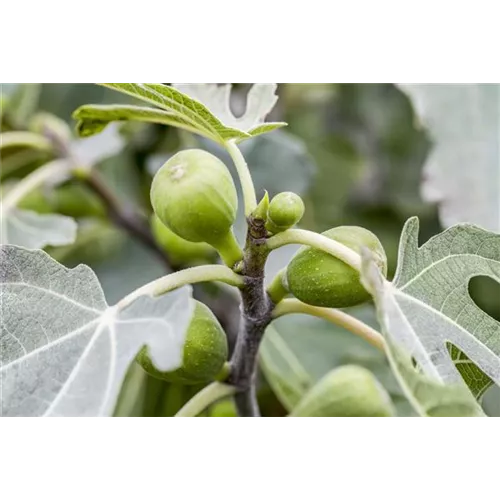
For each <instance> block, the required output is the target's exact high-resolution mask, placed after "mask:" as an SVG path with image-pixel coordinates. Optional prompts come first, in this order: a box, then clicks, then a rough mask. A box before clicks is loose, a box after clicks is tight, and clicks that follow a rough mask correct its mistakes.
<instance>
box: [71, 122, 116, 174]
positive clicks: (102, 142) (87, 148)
mask: <svg viewBox="0 0 500 500" xmlns="http://www.w3.org/2000/svg"><path fill="white" fill-rule="evenodd" d="M124 147H125V141H124V140H123V138H122V137H121V135H120V134H119V132H118V127H117V126H116V125H113V126H110V127H108V128H107V129H106V131H105V132H103V133H102V134H99V135H97V136H95V137H88V138H84V139H79V140H75V141H73V142H72V144H71V152H72V154H73V155H74V157H75V161H76V162H77V163H79V164H81V165H89V166H93V165H96V164H97V163H101V162H102V161H104V160H106V159H108V158H110V157H112V156H115V155H117V154H118V153H120V152H121V151H122V149H123V148H124Z"/></svg>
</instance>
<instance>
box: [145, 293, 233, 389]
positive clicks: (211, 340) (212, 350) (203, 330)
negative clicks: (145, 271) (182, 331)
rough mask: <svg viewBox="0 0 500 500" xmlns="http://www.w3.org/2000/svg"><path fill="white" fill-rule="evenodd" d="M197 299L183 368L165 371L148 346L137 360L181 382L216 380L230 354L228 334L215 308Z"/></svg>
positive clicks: (153, 371)
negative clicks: (161, 368) (161, 369)
mask: <svg viewBox="0 0 500 500" xmlns="http://www.w3.org/2000/svg"><path fill="white" fill-rule="evenodd" d="M193 300H194V299H193ZM195 302H196V304H195V308H194V312H193V317H192V319H191V323H190V324H189V327H188V331H187V333H186V341H185V343H184V351H183V358H182V366H181V367H180V368H177V369H176V370H173V371H170V372H162V371H160V370H158V369H157V368H156V367H155V366H154V364H153V361H152V360H151V358H150V356H149V354H148V349H147V347H144V348H143V349H142V350H141V351H140V352H139V354H138V356H137V361H138V362H139V364H140V365H141V366H142V367H143V368H144V370H145V371H146V372H147V373H149V374H150V375H152V376H153V377H156V378H159V379H162V380H167V381H169V382H177V383H182V384H199V383H202V382H209V381H211V380H214V379H215V378H216V377H217V375H218V374H219V373H220V371H221V370H222V369H223V367H224V363H225V361H226V359H227V356H228V347H227V338H226V334H225V333H224V330H223V329H222V327H221V326H220V323H219V322H218V321H217V318H216V317H215V316H214V314H213V313H212V311H211V310H210V309H209V308H208V307H207V306H206V305H205V304H203V303H201V302H198V301H195Z"/></svg>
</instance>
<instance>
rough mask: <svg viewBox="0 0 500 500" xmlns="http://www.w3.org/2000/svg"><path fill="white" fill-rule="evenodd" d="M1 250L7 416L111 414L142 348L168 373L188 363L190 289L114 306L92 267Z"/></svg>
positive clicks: (0, 370) (0, 356) (0, 360)
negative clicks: (185, 352) (185, 360)
mask: <svg viewBox="0 0 500 500" xmlns="http://www.w3.org/2000/svg"><path fill="white" fill-rule="evenodd" d="M0 252H1V253H0V261H1V272H0V286H1V288H0V291H1V333H0V347H1V349H0V375H1V379H0V383H1V391H2V401H1V413H2V414H3V415H5V416H105V415H110V414H111V413H112V411H113V409H114V407H115V404H116V401H117V397H118V394H119V390H120V387H121V384H122V381H123V378H124V376H125V374H126V372H127V369H128V367H129V365H130V364H131V363H132V362H133V360H134V358H135V356H136V354H137V353H138V351H139V350H140V349H141V348H142V346H144V345H148V346H149V348H150V352H151V355H152V357H153V359H154V362H155V364H156V365H157V366H158V367H159V368H160V369H162V370H170V369H175V368H176V367H178V366H179V365H180V363H181V360H182V349H183V345H184V340H185V333H186V329H187V326H188V324H189V321H190V318H191V315H192V306H191V301H190V300H189V298H190V289H189V288H183V289H180V290H178V291H176V292H173V293H169V294H166V295H164V296H162V297H161V298H157V299H153V298H151V297H149V296H141V297H139V298H137V299H136V300H135V301H133V302H132V303H131V304H130V305H128V306H120V304H117V305H116V306H113V307H109V306H108V305H107V303H106V301H105V298H104V294H103V291H102V289H101V287H100V285H99V282H98V280H97V278H96V276H95V274H94V273H93V272H92V270H91V269H90V268H88V267H87V266H84V265H79V266H77V267H76V268H74V269H68V268H66V267H64V266H62V265H61V264H59V263H58V262H56V261H55V260H53V259H52V258H50V257H49V256H48V255H47V254H46V253H44V252H43V251H40V250H39V251H30V250H26V249H24V248H19V247H16V246H11V245H5V246H2V247H1V249H0ZM127 302H128V301H127Z"/></svg>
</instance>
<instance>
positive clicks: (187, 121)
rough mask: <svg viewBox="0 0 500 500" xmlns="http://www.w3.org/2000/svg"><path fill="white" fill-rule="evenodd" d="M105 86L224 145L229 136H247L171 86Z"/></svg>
mask: <svg viewBox="0 0 500 500" xmlns="http://www.w3.org/2000/svg"><path fill="white" fill-rule="evenodd" d="M101 85H104V86H106V87H109V88H112V89H114V90H117V91H119V92H123V93H125V94H128V95H130V96H132V97H136V98H138V99H141V100H142V101H145V102H147V103H149V104H153V105H155V106H158V107H160V108H162V109H164V110H166V111H167V112H170V113H173V114H175V115H176V117H177V123H176V126H178V127H182V128H187V129H188V130H190V131H194V130H196V131H197V132H198V133H201V134H202V135H205V136H206V137H209V138H211V139H212V140H214V141H216V142H219V143H221V144H223V143H224V142H226V141H228V140H231V139H243V138H245V137H250V136H249V135H248V134H247V133H246V132H242V131H240V130H236V129H234V128H231V127H226V126H225V125H224V124H223V123H222V122H221V121H220V120H219V119H218V118H217V117H216V116H214V115H213V114H212V113H211V112H210V111H209V110H208V108H207V107H206V106H205V105H204V104H202V103H201V102H198V101H196V100H195V99H192V98H191V97H189V96H187V95H185V94H183V93H182V92H180V91H178V90H177V89H175V88H173V87H169V86H167V85H163V84H160V83H103V84H101Z"/></svg>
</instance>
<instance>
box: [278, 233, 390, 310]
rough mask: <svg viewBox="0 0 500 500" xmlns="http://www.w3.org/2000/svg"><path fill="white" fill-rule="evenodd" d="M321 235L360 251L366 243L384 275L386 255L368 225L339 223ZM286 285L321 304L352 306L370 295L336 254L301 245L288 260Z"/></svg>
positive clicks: (352, 271)
mask: <svg viewBox="0 0 500 500" xmlns="http://www.w3.org/2000/svg"><path fill="white" fill-rule="evenodd" d="M323 235H324V236H327V237H328V238H330V239H332V240H335V241H338V242H339V243H342V244H344V245H345V246H347V247H349V248H351V249H352V250H354V251H356V252H358V253H360V252H361V247H363V246H365V247H367V248H368V249H369V250H371V251H372V252H373V254H374V255H375V258H376V260H377V262H378V263H379V266H380V269H381V271H382V273H383V274H384V276H386V275H387V257H386V255H385V251H384V248H383V247H382V244H381V243H380V241H379V239H378V238H377V237H376V236H375V235H374V234H373V233H372V232H371V231H368V230H367V229H364V228H362V227H357V226H340V227H336V228H333V229H329V230H328V231H325V232H324V233H323ZM286 277H287V285H288V289H289V290H290V292H291V293H292V294H293V295H295V297H297V298H298V299H299V300H301V301H302V302H305V303H307V304H311V305H313V306H320V307H351V306H355V305H358V304H361V303H363V302H366V301H367V300H369V299H370V294H369V293H368V292H367V291H366V290H365V288H364V287H363V285H362V284H361V281H360V276H359V273H358V271H356V270H355V269H353V268H352V267H350V266H349V265H347V264H346V263H345V262H343V261H341V260H339V259H337V258H336V257H334V256H332V255H329V254H327V253H326V252H323V251H321V250H316V249H315V248H310V247H303V248H301V249H300V250H299V251H298V252H297V253H296V254H295V256H294V258H293V259H292V260H291V262H290V263H289V264H288V267H287V273H286Z"/></svg>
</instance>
